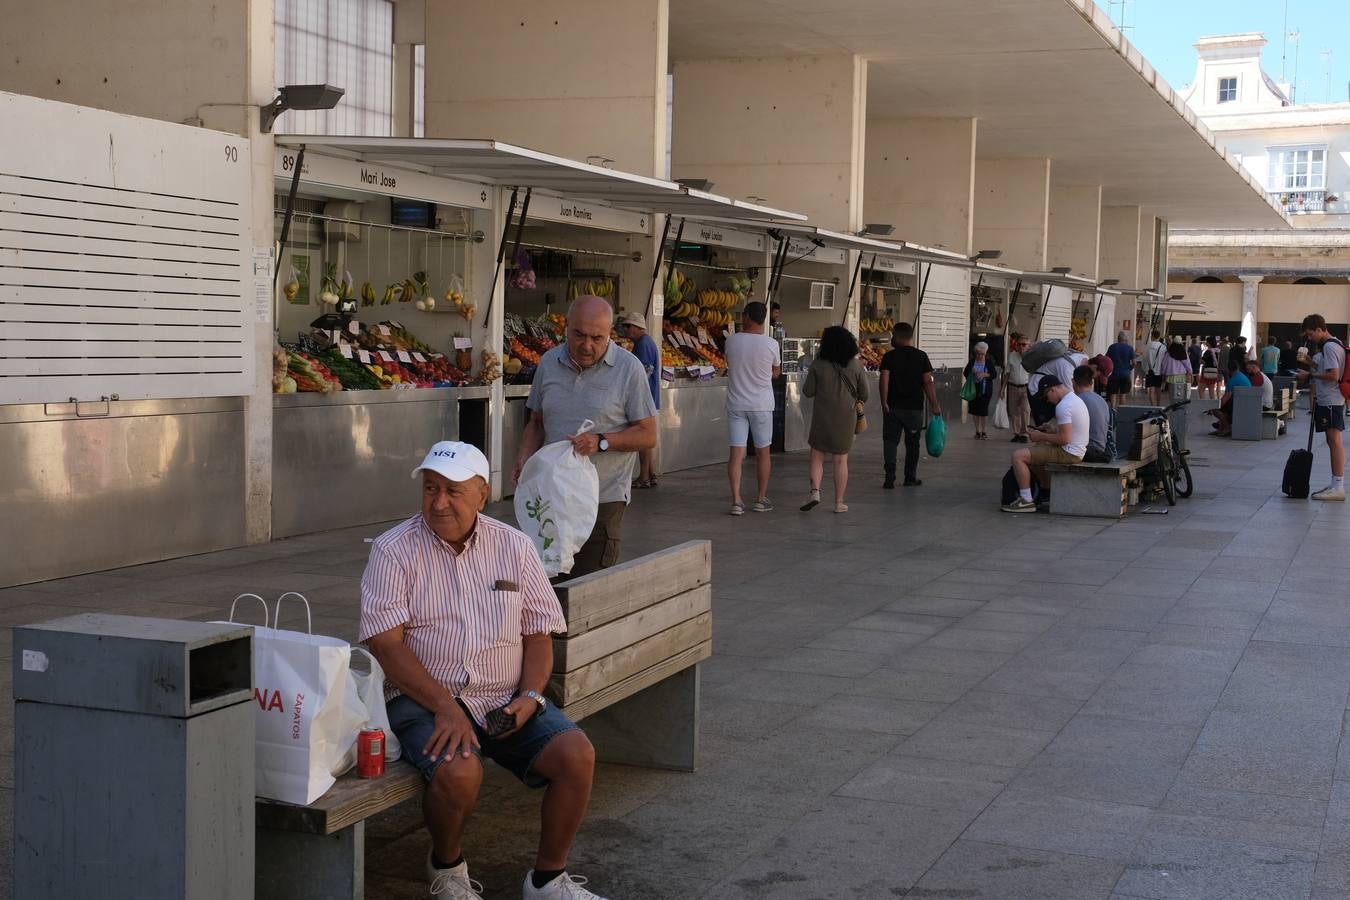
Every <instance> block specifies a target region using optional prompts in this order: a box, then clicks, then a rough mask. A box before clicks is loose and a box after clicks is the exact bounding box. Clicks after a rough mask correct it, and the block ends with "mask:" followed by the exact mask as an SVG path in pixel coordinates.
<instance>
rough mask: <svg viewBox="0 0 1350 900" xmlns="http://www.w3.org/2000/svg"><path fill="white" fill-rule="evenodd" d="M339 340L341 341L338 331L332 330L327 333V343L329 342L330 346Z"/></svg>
mask: <svg viewBox="0 0 1350 900" xmlns="http://www.w3.org/2000/svg"><path fill="white" fill-rule="evenodd" d="M340 339H341V336H340V333H339V332H338V330H337V329H336V328H334V329H332V330H331V331H329V332H328V342H329V343H331V344H336V343H337V342H338V341H339V340H340Z"/></svg>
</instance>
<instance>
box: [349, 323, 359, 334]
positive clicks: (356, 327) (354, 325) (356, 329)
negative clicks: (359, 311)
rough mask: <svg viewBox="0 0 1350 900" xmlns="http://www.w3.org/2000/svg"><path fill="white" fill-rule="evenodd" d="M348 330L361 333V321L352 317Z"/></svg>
mask: <svg viewBox="0 0 1350 900" xmlns="http://www.w3.org/2000/svg"><path fill="white" fill-rule="evenodd" d="M347 330H348V331H350V332H351V333H352V334H360V333H361V323H360V322H358V321H356V320H355V319H352V320H351V321H350V322H348V323H347Z"/></svg>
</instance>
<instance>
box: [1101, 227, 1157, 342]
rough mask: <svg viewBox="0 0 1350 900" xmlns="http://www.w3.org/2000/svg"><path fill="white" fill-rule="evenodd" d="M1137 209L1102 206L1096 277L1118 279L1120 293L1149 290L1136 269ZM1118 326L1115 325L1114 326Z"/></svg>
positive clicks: (1137, 244)
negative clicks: (1121, 291)
mask: <svg viewBox="0 0 1350 900" xmlns="http://www.w3.org/2000/svg"><path fill="white" fill-rule="evenodd" d="M1140 217H1141V212H1140V209H1139V207H1137V206H1104V207H1102V224H1101V252H1100V254H1099V256H1098V264H1097V277H1098V278H1099V279H1107V278H1116V279H1119V281H1120V285H1119V287H1120V288H1122V289H1124V290H1134V289H1137V288H1145V287H1152V283H1151V282H1149V283H1145V282H1144V281H1143V280H1141V275H1140V268H1139V220H1140ZM1117 324H1119V323H1117Z"/></svg>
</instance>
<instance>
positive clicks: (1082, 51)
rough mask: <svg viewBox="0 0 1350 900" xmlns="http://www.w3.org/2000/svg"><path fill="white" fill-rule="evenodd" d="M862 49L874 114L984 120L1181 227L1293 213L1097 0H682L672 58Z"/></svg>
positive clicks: (1279, 218)
mask: <svg viewBox="0 0 1350 900" xmlns="http://www.w3.org/2000/svg"><path fill="white" fill-rule="evenodd" d="M840 53H851V54H860V55H862V56H865V57H867V58H868V61H869V65H868V88H867V90H868V116H869V117H895V118H976V119H978V120H979V138H978V151H977V152H978V155H979V156H981V157H985V158H1005V159H1006V158H1037V157H1040V158H1046V157H1048V158H1050V159H1051V160H1052V161H1053V163H1052V172H1053V177H1054V179H1055V181H1056V182H1057V183H1061V184H1084V185H1095V184H1100V185H1102V186H1103V195H1102V202H1103V204H1105V205H1110V206H1124V205H1131V206H1143V207H1145V208H1147V209H1148V210H1149V211H1150V213H1152V214H1155V215H1159V216H1161V217H1163V218H1165V219H1167V220H1168V221H1169V222H1171V223H1172V224H1173V225H1174V226H1182V227H1185V226H1192V227H1195V226H1213V225H1220V224H1222V225H1226V226H1228V227H1244V226H1250V227H1268V228H1281V227H1287V225H1288V223H1287V220H1286V219H1285V218H1284V215H1283V213H1282V212H1281V211H1280V210H1279V208H1278V204H1277V203H1275V201H1274V200H1273V199H1272V198H1270V197H1269V196H1268V195H1267V194H1266V192H1265V191H1264V190H1263V189H1262V188H1261V187H1260V185H1259V184H1257V183H1256V182H1255V180H1254V179H1253V178H1252V177H1251V176H1250V175H1249V174H1248V173H1246V172H1245V171H1244V170H1242V169H1241V167H1240V166H1238V165H1237V164H1236V162H1235V161H1233V160H1232V159H1231V158H1229V157H1225V155H1224V154H1223V152H1222V151H1221V150H1217V149H1216V148H1215V146H1214V137H1213V135H1212V134H1210V133H1209V131H1208V130H1207V129H1205V128H1204V126H1203V125H1202V124H1200V123H1199V122H1198V120H1197V119H1196V117H1195V115H1194V113H1192V112H1191V111H1190V110H1189V108H1187V107H1186V106H1185V104H1184V103H1183V102H1182V101H1181V100H1180V99H1179V98H1177V96H1176V95H1175V93H1174V92H1173V91H1172V89H1171V88H1170V87H1169V86H1168V85H1167V83H1166V82H1165V81H1163V79H1162V77H1161V76H1159V75H1158V74H1157V73H1156V72H1154V70H1153V68H1152V67H1151V66H1150V65H1149V64H1148V63H1147V61H1145V60H1144V59H1143V57H1142V55H1141V54H1140V53H1139V51H1138V50H1136V49H1135V48H1134V47H1133V46H1132V45H1131V44H1130V43H1129V42H1128V41H1126V40H1125V39H1124V38H1123V37H1122V36H1121V34H1120V32H1119V31H1117V30H1116V29H1115V28H1113V27H1112V26H1111V24H1110V22H1109V20H1108V18H1107V16H1106V14H1105V13H1104V12H1102V11H1101V10H1099V9H1097V7H1096V6H1095V4H1094V3H1093V2H1092V0H737V2H736V3H734V4H727V3H725V2H724V0H671V2H670V58H671V59H672V60H684V59H707V58H752V57H759V56H774V57H779V56H793V55H829V54H840Z"/></svg>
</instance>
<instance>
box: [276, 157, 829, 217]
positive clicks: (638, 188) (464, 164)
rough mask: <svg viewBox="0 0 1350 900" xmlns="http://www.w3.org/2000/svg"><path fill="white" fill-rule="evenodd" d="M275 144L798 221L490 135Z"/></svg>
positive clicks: (614, 197)
mask: <svg viewBox="0 0 1350 900" xmlns="http://www.w3.org/2000/svg"><path fill="white" fill-rule="evenodd" d="M277 144H278V145H279V146H284V147H294V148H299V147H300V146H302V145H303V146H305V147H306V148H308V150H311V151H313V152H315V153H322V154H324V155H327V156H336V157H341V158H346V159H350V160H354V161H359V162H362V163H366V164H369V165H387V166H398V167H401V168H405V169H412V170H414V171H418V172H424V173H426V174H429V175H436V176H440V177H444V178H451V179H454V180H457V181H467V182H473V183H476V184H483V185H492V186H494V187H508V188H533V189H536V190H541V191H547V192H550V193H556V194H558V195H559V196H560V197H568V198H577V199H584V200H593V201H599V202H602V203H607V204H609V205H611V206H613V207H615V208H617V209H626V210H629V211H633V212H644V213H662V214H668V215H677V216H722V217H726V218H727V219H728V220H730V221H737V222H741V223H745V222H776V221H804V220H805V219H806V217H805V216H803V215H800V214H798V213H793V212H788V211H786V210H781V209H774V208H772V207H768V206H761V205H759V204H756V203H748V202H746V201H744V200H736V199H733V198H731V197H723V196H721V195H719V194H712V193H709V192H707V191H699V190H694V189H692V188H688V187H685V186H684V185H681V184H677V183H675V182H673V181H664V180H662V179H660V178H649V177H647V176H645V175H635V174H633V173H632V172H620V171H618V170H616V169H607V168H605V167H603V166H597V165H592V164H590V163H584V162H578V161H576V160H574V159H567V158H565V157H562V156H554V155H553V154H551V153H544V152H542V151H540V150H531V149H529V148H526V147H517V146H515V145H514V144H507V143H503V142H502V141H494V140H460V139H441V138H386V137H344V136H335V135H281V136H278V137H277Z"/></svg>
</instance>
